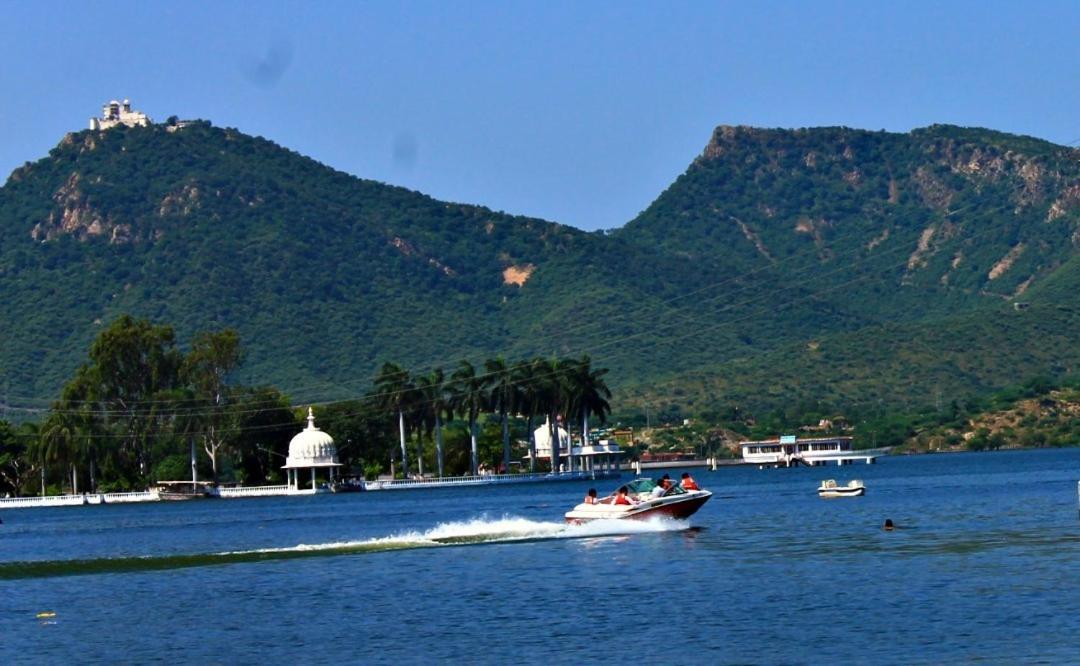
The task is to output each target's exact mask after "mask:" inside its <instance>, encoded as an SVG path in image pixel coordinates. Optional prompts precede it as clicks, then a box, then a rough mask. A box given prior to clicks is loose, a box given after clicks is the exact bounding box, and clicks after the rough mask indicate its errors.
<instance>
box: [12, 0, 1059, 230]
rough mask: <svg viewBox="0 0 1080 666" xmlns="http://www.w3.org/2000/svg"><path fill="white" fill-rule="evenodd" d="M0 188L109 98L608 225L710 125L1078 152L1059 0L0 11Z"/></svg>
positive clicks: (388, 177)
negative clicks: (880, 133)
mask: <svg viewBox="0 0 1080 666" xmlns="http://www.w3.org/2000/svg"><path fill="white" fill-rule="evenodd" d="M0 90H2V91H3V98H2V99H0V179H3V178H6V176H7V174H8V173H10V171H11V170H12V169H13V168H15V167H16V166H19V165H20V164H22V163H23V162H25V161H28V160H36V159H38V158H40V157H42V156H44V155H45V154H46V153H47V151H48V150H49V149H50V148H51V147H52V146H54V145H55V144H56V143H57V142H58V141H59V140H60V139H61V138H62V136H63V134H64V133H65V132H68V131H71V130H78V129H83V128H85V127H86V124H87V120H88V118H89V117H90V116H91V115H97V114H98V113H100V109H101V104H102V103H103V102H105V101H107V100H109V99H111V98H123V97H129V98H131V100H132V102H133V106H135V108H137V109H139V110H142V111H145V112H146V113H148V114H150V115H151V116H152V117H153V118H154V119H155V120H164V119H165V118H166V117H168V116H170V115H173V114H175V115H178V116H180V117H181V118H205V119H209V120H211V121H212V122H213V123H214V124H215V125H218V126H231V127H237V128H239V129H240V130H242V131H244V132H246V133H249V134H256V135H262V136H265V137H267V138H269V139H272V140H273V141H276V142H277V143H279V144H281V145H283V146H286V147H288V148H290V149H292V150H295V151H298V152H300V153H303V154H305V155H309V156H311V157H313V158H315V159H317V160H319V161H321V162H323V163H325V164H328V165H330V166H333V167H335V168H337V169H340V170H343V171H347V172H349V173H352V174H355V175H357V176H361V177H363V178H371V179H375V180H380V181H384V182H388V183H393V184H397V185H403V186H406V187H409V188H413V189H416V190H420V191H422V192H425V193H427V194H430V195H432V196H435V197H437V198H440V199H446V200H451V201H460V202H468V203H477V204H483V205H486V206H490V207H492V208H495V209H497V210H504V211H506V212H510V213H518V214H525V215H533V216H537V217H543V218H547V219H550V220H555V221H559V222H563V223H566V224H570V225H573V226H576V227H580V228H584V229H597V228H611V227H616V226H621V225H622V224H624V223H625V222H626V221H628V220H629V219H631V218H632V217H634V216H635V215H636V214H637V213H638V212H639V211H641V210H642V209H643V208H644V207H645V206H647V205H648V204H649V203H650V202H651V201H652V200H653V199H654V198H655V197H656V196H657V195H658V194H659V193H660V192H661V191H662V190H663V189H664V188H665V187H666V186H667V185H668V184H670V183H671V181H672V180H674V179H675V178H676V177H677V176H678V175H679V174H680V173H682V172H683V171H684V170H685V168H686V167H687V165H688V164H689V163H690V161H691V160H692V159H693V158H694V157H695V156H697V155H698V154H699V153H700V152H701V150H702V148H703V147H704V145H705V143H706V141H707V140H708V139H709V136H710V133H711V131H712V129H713V128H714V127H715V126H716V125H720V124H746V125H756V126H763V127H808V126H819V125H847V126H851V127H859V128H867V129H875V130H876V129H882V128H884V129H888V130H893V131H908V130H910V129H912V128H914V127H922V126H925V125H929V124H932V123H954V124H959V125H974V126H984V127H991V128H994V129H1000V130H1004V131H1008V132H1016V133H1021V134H1030V135H1034V136H1037V137H1041V138H1044V139H1048V140H1051V141H1055V142H1058V143H1070V142H1075V141H1077V140H1080V2H1078V1H1076V0H1072V1H1066V2H1038V1H1035V2H1031V1H1029V2H994V1H992V0H990V1H987V0H983V1H981V2H955V3H949V2H940V1H939V2H885V1H881V2H874V1H872V0H865V1H862V2H823V1H815V2H801V3H796V2H760V1H757V0H755V1H749V0H746V1H743V2H738V3H736V2H660V1H657V2H647V3H639V2H585V1H578V2H565V3H563V2H553V1H550V0H548V1H543V2H513V1H503V2H466V1H454V0H444V1H443V2H378V3H360V2H304V3H288V2H243V3H231V2H212V3H209V2H193V1H187V2H168V3H166V2H148V1H146V0H142V1H140V2H122V1H117V0H108V1H100V2H74V1H71V2H24V1H18V2H14V1H12V0H0Z"/></svg>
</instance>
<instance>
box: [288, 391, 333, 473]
mask: <svg viewBox="0 0 1080 666" xmlns="http://www.w3.org/2000/svg"><path fill="white" fill-rule="evenodd" d="M307 421H308V425H307V428H305V429H304V430H302V431H300V433H298V434H297V435H296V436H295V437H293V438H292V440H291V441H290V442H289V457H288V458H286V459H285V465H284V466H283V467H282V469H284V470H285V473H286V475H287V476H288V487H289V492H290V493H304V494H310V493H316V492H319V487H318V486H317V485H316V482H315V472H316V470H318V469H320V468H326V470H327V477H328V478H327V483H328V484H333V482H334V468H335V467H341V463H339V462H338V458H337V447H336V446H334V438H333V437H331V436H330V435H328V434H327V433H325V432H323V431H322V430H319V429H318V428H316V427H315V414H314V413H312V411H311V407H308V416H307ZM302 469H310V470H311V488H310V489H308V488H300V470H302Z"/></svg>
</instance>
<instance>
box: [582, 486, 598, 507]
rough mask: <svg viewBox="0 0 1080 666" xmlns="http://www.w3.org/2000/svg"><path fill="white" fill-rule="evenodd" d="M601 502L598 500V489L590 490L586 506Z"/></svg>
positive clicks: (586, 498)
mask: <svg viewBox="0 0 1080 666" xmlns="http://www.w3.org/2000/svg"><path fill="white" fill-rule="evenodd" d="M599 502H600V500H598V499H596V488H589V492H587V493H585V503H586V504H598V503H599Z"/></svg>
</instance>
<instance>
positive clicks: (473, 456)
mask: <svg viewBox="0 0 1080 666" xmlns="http://www.w3.org/2000/svg"><path fill="white" fill-rule="evenodd" d="M451 379H452V380H453V395H454V397H453V405H454V409H455V410H456V411H458V412H459V413H461V414H466V415H468V417H469V443H470V451H469V453H470V456H469V460H470V471H471V473H472V475H473V476H476V469H477V466H478V465H479V461H478V460H477V458H478V452H477V444H476V437H477V435H476V422H477V419H478V418H479V416H480V411H481V410H483V409H484V408H485V406H486V405H485V403H486V400H485V398H486V396H485V392H484V378H483V377H478V376H477V374H476V368H474V367H473V364H472V363H469V362H468V361H464V360H463V361H461V363H460V364H458V369H457V370H456V371H454V374H453V375H452V376H451Z"/></svg>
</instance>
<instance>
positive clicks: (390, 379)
mask: <svg viewBox="0 0 1080 666" xmlns="http://www.w3.org/2000/svg"><path fill="white" fill-rule="evenodd" d="M411 389H412V383H411V382H410V380H409V372H408V371H407V370H405V369H404V368H402V367H401V366H399V365H397V364H396V363H390V362H389V361H387V362H386V363H384V364H383V366H382V368H381V369H380V370H379V376H378V377H376V378H375V390H376V392H377V394H378V395H377V396H376V397H377V399H378V404H379V405H380V406H381V407H382V408H383V409H386V410H390V411H395V412H397V415H398V435H399V436H400V439H401V470H402V472H403V473H404V474H405V476H406V478H407V477H408V476H409V452H408V451H407V450H406V448H405V410H406V408H407V407H408V406H409V398H410V391H411Z"/></svg>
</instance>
